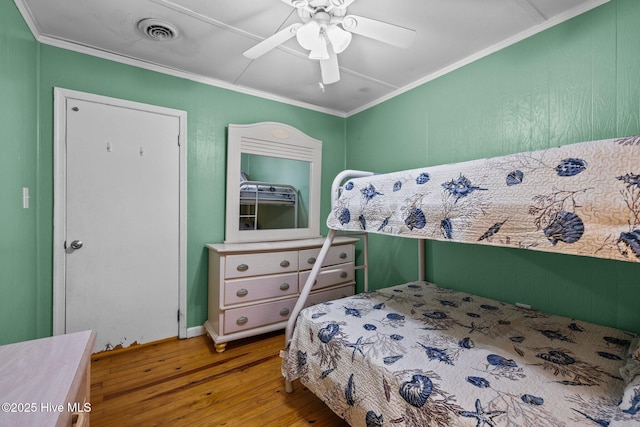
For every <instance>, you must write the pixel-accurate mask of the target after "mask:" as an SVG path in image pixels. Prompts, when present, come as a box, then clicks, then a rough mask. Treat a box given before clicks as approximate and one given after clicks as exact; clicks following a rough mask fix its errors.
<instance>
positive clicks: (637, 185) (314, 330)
mask: <svg viewBox="0 0 640 427" xmlns="http://www.w3.org/2000/svg"><path fill="white" fill-rule="evenodd" d="M343 182H346V183H345V184H344V185H342V183H343ZM332 194H333V195H334V196H335V197H334V198H333V200H332V211H331V213H330V215H329V217H328V219H327V225H328V227H329V229H330V231H329V234H328V236H327V239H326V241H325V244H324V246H323V248H322V250H321V251H320V255H319V256H318V260H319V261H321V260H322V259H323V257H324V255H325V254H326V252H327V251H328V248H329V247H330V245H331V241H332V240H333V238H334V237H335V236H336V233H337V232H338V231H359V232H362V231H364V232H367V233H380V234H390V235H395V236H401V237H409V238H415V239H419V241H422V240H423V239H435V240H444V241H457V242H465V243H474V244H481V245H495V246H507V247H517V248H523V249H531V250H538V251H548V252H558V253H568V254H574V255H581V256H590V257H597V258H607V259H615V260H620V261H626V262H640V137H628V138H617V139H608V140H601V141H590V142H585V143H579V144H571V145H566V146H562V147H558V148H551V149H548V150H541V151H534V152H528V153H519V154H514V155H509V156H503V157H498V158H492V159H482V160H475V161H470V162H464V163H458V164H450V165H441V166H435V167H426V168H422V169H416V170H410V171H403V172H397V173H391V174H382V175H374V174H372V173H370V172H360V171H345V172H344V173H341V174H340V175H339V176H338V177H336V180H334V185H333V188H332ZM419 247H420V248H423V245H419ZM420 260H421V268H420V280H419V281H416V282H411V283H406V284H401V285H395V286H389V287H387V288H383V289H380V290H376V291H368V290H365V292H364V293H362V294H358V295H354V296H351V297H347V298H344V299H340V300H335V301H330V302H327V303H324V304H319V305H315V306H311V307H308V308H306V309H304V310H302V307H303V305H304V301H305V300H306V297H307V296H308V294H309V291H310V289H311V287H312V285H313V283H314V281H315V278H316V276H317V274H318V272H319V270H320V268H319V266H320V265H321V264H322V262H317V263H316V266H318V267H314V269H313V270H312V271H311V274H310V277H309V279H308V280H307V282H306V283H305V285H304V287H303V288H302V290H301V293H300V299H299V300H298V302H297V304H296V306H295V308H294V310H293V312H292V315H291V317H290V319H289V322H288V325H287V329H286V341H287V342H286V349H285V351H283V363H282V371H283V375H284V377H285V380H286V385H287V391H288V392H291V391H292V390H293V388H292V381H294V380H296V379H299V380H300V381H301V382H302V383H303V384H304V385H305V386H306V387H307V388H309V389H310V390H311V391H312V392H313V393H315V394H316V395H318V396H319V397H320V398H321V399H322V400H323V401H324V402H325V403H326V404H327V405H328V406H329V407H330V408H331V409H332V410H333V411H334V412H336V414H338V415H339V416H341V417H343V418H344V419H345V420H347V421H348V422H349V423H350V424H352V425H363V426H364V425H366V426H378V425H403V426H411V425H413V426H458V425H461V426H466V425H469V426H473V425H476V426H485V425H486V426H494V425H495V426H502V425H504V426H573V425H601V426H638V425H640V339H639V337H638V336H637V335H636V334H634V333H631V332H626V331H622V330H618V329H614V328H611V327H606V326H601V325H595V324H591V323H588V322H584V321H580V320H575V319H570V318H566V317H562V316H557V315H551V314H545V313H541V312H538V311H535V310H531V309H528V308H527V307H520V306H515V305H511V304H506V303H503V302H500V301H495V300H492V299H488V298H483V297H480V296H477V295H471V294H467V293H464V292H459V291H454V290H451V289H446V288H442V287H439V286H437V285H435V284H432V283H429V282H426V281H424V279H425V274H424V254H420Z"/></svg>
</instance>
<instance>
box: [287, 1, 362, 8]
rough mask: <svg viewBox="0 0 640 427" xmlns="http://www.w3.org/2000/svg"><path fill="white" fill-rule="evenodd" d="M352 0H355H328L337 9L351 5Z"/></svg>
mask: <svg viewBox="0 0 640 427" xmlns="http://www.w3.org/2000/svg"><path fill="white" fill-rule="evenodd" d="M283 1H286V0H283ZM354 1H356V0H330V1H329V5H330V7H331V8H334V7H335V8H338V9H346V8H348V7H349V6H351V3H353V2H354ZM287 3H288V2H287Z"/></svg>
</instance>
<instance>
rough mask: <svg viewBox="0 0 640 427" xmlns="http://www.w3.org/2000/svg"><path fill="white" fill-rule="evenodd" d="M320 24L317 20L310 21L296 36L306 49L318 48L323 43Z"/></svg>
mask: <svg viewBox="0 0 640 427" xmlns="http://www.w3.org/2000/svg"><path fill="white" fill-rule="evenodd" d="M320 30H321V28H320V24H318V23H317V22H316V21H309V22H307V23H306V24H304V25H303V26H302V27H300V28H299V29H298V31H297V32H296V38H297V39H298V43H300V46H302V47H303V48H304V49H306V50H317V49H319V45H320V44H323V43H322V40H321V39H320Z"/></svg>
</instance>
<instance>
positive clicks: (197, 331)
mask: <svg viewBox="0 0 640 427" xmlns="http://www.w3.org/2000/svg"><path fill="white" fill-rule="evenodd" d="M200 335H204V328H203V327H202V326H193V327H191V328H187V338H193V337H198V336H200Z"/></svg>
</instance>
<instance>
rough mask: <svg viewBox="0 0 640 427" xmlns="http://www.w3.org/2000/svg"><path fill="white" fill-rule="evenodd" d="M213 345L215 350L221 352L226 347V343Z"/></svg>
mask: <svg viewBox="0 0 640 427" xmlns="http://www.w3.org/2000/svg"><path fill="white" fill-rule="evenodd" d="M214 347H215V348H216V352H218V353H222V352H223V351H224V350H225V349H226V348H227V343H226V342H223V343H220V344H214Z"/></svg>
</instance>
